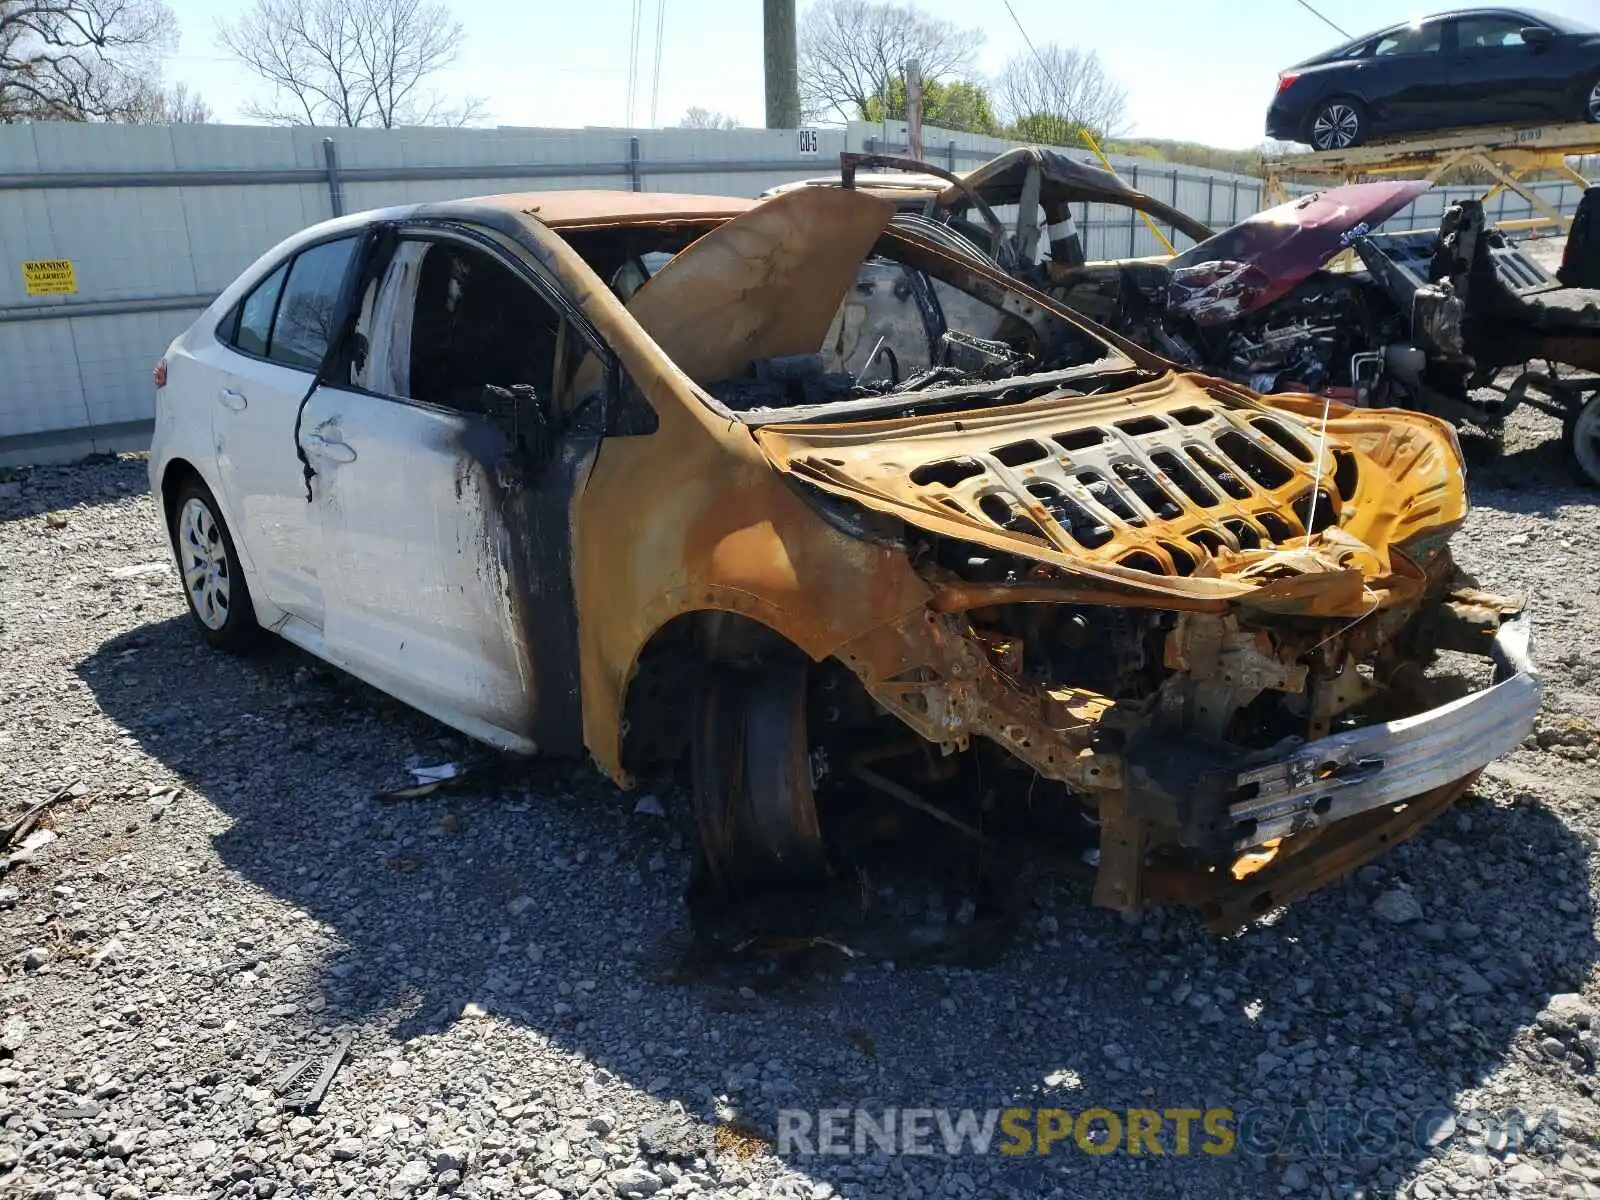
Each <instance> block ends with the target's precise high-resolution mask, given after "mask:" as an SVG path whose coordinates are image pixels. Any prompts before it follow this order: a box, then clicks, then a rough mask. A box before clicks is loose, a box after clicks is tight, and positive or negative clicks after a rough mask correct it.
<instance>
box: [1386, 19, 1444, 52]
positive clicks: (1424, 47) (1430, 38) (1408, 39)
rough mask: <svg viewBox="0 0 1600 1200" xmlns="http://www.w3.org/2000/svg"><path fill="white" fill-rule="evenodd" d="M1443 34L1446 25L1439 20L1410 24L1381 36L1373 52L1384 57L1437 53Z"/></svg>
mask: <svg viewBox="0 0 1600 1200" xmlns="http://www.w3.org/2000/svg"><path fill="white" fill-rule="evenodd" d="M1443 35H1444V25H1443V23H1442V22H1439V21H1431V22H1429V23H1428V24H1426V25H1421V26H1409V25H1408V26H1407V27H1406V28H1404V29H1399V30H1396V31H1395V32H1394V33H1390V34H1385V35H1384V36H1383V37H1381V38H1379V39H1378V43H1377V45H1376V46H1374V47H1373V50H1372V53H1373V54H1374V55H1378V56H1383V57H1387V56H1388V55H1391V54H1437V53H1438V51H1439V44H1440V41H1441V40H1442V38H1443Z"/></svg>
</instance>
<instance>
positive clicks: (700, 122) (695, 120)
mask: <svg viewBox="0 0 1600 1200" xmlns="http://www.w3.org/2000/svg"><path fill="white" fill-rule="evenodd" d="M678 128H679V129H738V128H740V125H739V119H738V118H737V117H730V116H728V115H727V114H726V113H719V112H712V111H711V110H710V109H709V108H701V107H700V106H699V105H698V104H697V105H695V106H694V107H693V108H691V109H690V110H689V111H688V112H686V113H684V114H683V119H682V120H680V121H679V122H678Z"/></svg>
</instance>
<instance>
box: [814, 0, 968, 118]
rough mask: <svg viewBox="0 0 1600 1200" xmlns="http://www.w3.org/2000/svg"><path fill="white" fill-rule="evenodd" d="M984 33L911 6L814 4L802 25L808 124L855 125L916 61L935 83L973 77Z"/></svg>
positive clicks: (832, 0)
mask: <svg viewBox="0 0 1600 1200" xmlns="http://www.w3.org/2000/svg"><path fill="white" fill-rule="evenodd" d="M981 45H983V30H981V29H963V28H962V27H961V26H959V25H957V24H955V23H954V22H952V21H940V20H937V19H935V18H933V17H929V16H925V15H924V14H923V13H920V12H918V11H917V10H916V9H915V8H913V7H911V6H910V5H908V4H889V3H884V4H874V3H869V2H868V0H816V3H814V4H813V5H812V6H811V7H810V8H808V9H807V10H806V13H805V16H804V18H803V19H802V20H801V22H800V101H801V105H802V107H803V108H804V110H805V114H806V116H807V117H810V118H813V119H816V118H822V117H827V116H830V115H834V114H837V115H838V116H840V117H843V118H844V119H845V120H854V119H860V118H862V117H864V116H865V115H866V112H867V108H868V106H869V105H870V104H872V102H873V101H874V100H875V99H879V98H880V97H883V96H886V95H888V93H889V90H890V86H891V84H892V82H893V80H895V79H896V78H897V77H899V76H900V75H901V73H902V72H903V71H904V70H905V64H906V63H907V62H908V61H912V60H915V61H916V63H917V65H918V66H919V67H920V68H921V71H922V78H923V79H924V80H925V81H927V82H930V83H931V82H935V81H939V80H943V79H946V78H948V77H951V76H957V75H959V76H963V77H971V75H972V69H973V65H974V58H975V56H976V54H977V51H978V47H979V46H981Z"/></svg>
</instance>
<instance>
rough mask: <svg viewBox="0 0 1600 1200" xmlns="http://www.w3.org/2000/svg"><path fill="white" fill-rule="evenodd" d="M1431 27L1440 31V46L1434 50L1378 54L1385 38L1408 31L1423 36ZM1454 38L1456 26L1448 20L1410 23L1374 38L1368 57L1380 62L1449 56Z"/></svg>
mask: <svg viewBox="0 0 1600 1200" xmlns="http://www.w3.org/2000/svg"><path fill="white" fill-rule="evenodd" d="M1430 26H1431V27H1433V28H1436V29H1437V30H1438V31H1439V44H1438V45H1437V46H1435V47H1434V48H1433V49H1431V50H1397V51H1395V52H1394V53H1392V54H1379V53H1378V47H1379V46H1381V45H1382V44H1383V41H1384V39H1385V38H1390V37H1395V36H1396V35H1398V34H1399V33H1401V32H1402V31H1408V32H1410V33H1413V34H1417V35H1421V34H1423V33H1426V32H1427V31H1428V29H1429V27H1430ZM1454 37H1455V26H1454V25H1453V24H1452V23H1451V21H1450V20H1449V19H1448V18H1438V17H1435V18H1434V19H1433V20H1429V21H1423V22H1422V23H1421V24H1420V25H1412V24H1410V23H1409V22H1408V23H1407V24H1405V25H1396V26H1395V27H1394V28H1393V29H1389V30H1385V31H1384V32H1383V33H1380V34H1379V35H1378V36H1377V37H1375V38H1373V39H1372V44H1371V46H1370V47H1369V49H1368V54H1367V57H1368V58H1369V59H1371V60H1372V61H1373V62H1378V61H1379V60H1380V59H1391V58H1421V57H1423V56H1424V55H1428V54H1447V53H1449V52H1450V50H1451V49H1452V46H1451V42H1452V41H1453V40H1454Z"/></svg>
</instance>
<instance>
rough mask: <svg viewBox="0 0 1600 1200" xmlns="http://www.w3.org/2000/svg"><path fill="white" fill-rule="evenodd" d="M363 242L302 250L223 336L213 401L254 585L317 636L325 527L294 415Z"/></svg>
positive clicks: (223, 478) (221, 472) (215, 429)
mask: <svg viewBox="0 0 1600 1200" xmlns="http://www.w3.org/2000/svg"><path fill="white" fill-rule="evenodd" d="M358 241H359V237H358V236H357V235H348V236H345V237H340V238H335V239H332V240H329V241H326V242H320V243H318V244H316V245H313V246H308V247H306V248H304V249H302V250H300V251H299V252H298V253H296V254H295V255H294V256H293V257H291V258H289V259H287V260H286V261H284V262H283V263H282V264H280V265H279V266H278V267H277V269H275V270H274V271H272V272H271V273H270V274H269V275H267V277H266V278H265V279H263V280H262V281H261V282H260V283H259V284H257V285H256V287H255V288H254V289H253V290H252V291H251V292H249V293H248V294H247V295H246V296H245V298H244V299H243V300H241V301H240V302H239V304H238V305H237V306H236V307H235V308H234V309H233V311H232V312H230V313H229V314H228V316H227V317H225V318H224V319H223V324H222V326H221V327H220V328H219V329H218V330H217V336H218V340H219V341H221V342H222V343H224V346H225V349H224V351H223V359H224V364H225V371H226V374H225V375H224V377H223V378H222V379H221V381H220V387H219V388H218V390H217V394H216V396H214V397H213V398H212V418H211V430H212V437H213V439H214V441H215V445H216V454H217V465H218V473H217V483H218V486H219V487H220V488H221V490H222V493H223V496H222V499H223V502H224V503H225V504H226V505H227V509H228V513H229V516H230V518H231V520H232V523H233V528H234V531H235V535H236V536H237V537H239V538H241V539H243V541H244V543H245V548H246V551H247V553H248V554H249V558H250V562H251V563H252V565H253V566H254V574H253V576H252V578H251V581H250V585H251V587H252V588H255V589H257V590H258V591H259V593H260V594H262V595H263V596H264V597H265V598H266V599H267V600H269V601H271V602H272V603H273V604H275V605H277V606H278V607H279V608H281V609H283V610H284V611H285V612H287V613H289V614H290V615H291V616H293V617H296V618H298V619H300V620H302V621H305V622H306V623H307V624H309V625H311V626H313V627H314V628H318V629H320V628H321V627H322V621H323V583H322V579H321V576H320V572H319V559H320V552H319V550H318V546H317V535H318V527H317V523H316V521H315V520H314V519H313V515H312V510H311V505H310V504H308V503H307V502H306V485H305V478H304V474H303V471H302V467H301V463H300V460H299V458H298V456H297V455H296V453H295V418H296V416H297V415H298V413H299V408H300V401H301V399H302V397H304V395H305V394H306V392H307V391H308V390H309V389H310V387H311V382H312V379H313V378H314V377H315V375H316V371H317V368H318V367H319V366H320V365H321V362H322V358H323V355H324V354H325V353H326V351H327V348H328V341H329V338H330V337H331V334H332V322H333V319H334V309H335V307H336V306H337V304H338V301H339V296H340V291H341V289H342V288H343V286H344V281H345V277H346V275H347V274H348V272H349V270H350V267H351V263H352V261H353V259H354V257H355V252H356V247H357V243H358Z"/></svg>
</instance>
